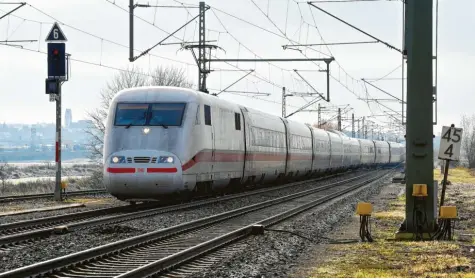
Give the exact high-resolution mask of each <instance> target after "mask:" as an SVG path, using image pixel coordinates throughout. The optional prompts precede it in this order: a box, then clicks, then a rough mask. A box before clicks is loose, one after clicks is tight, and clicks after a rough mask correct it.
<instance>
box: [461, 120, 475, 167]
mask: <svg viewBox="0 0 475 279" xmlns="http://www.w3.org/2000/svg"><path fill="white" fill-rule="evenodd" d="M460 124H461V126H462V129H463V136H462V150H461V151H462V152H463V153H464V154H465V156H466V157H467V160H468V167H469V168H475V115H471V116H467V115H462V120H461V121H460Z"/></svg>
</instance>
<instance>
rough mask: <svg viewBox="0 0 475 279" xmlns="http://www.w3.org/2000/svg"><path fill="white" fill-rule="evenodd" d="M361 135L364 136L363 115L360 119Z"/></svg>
mask: <svg viewBox="0 0 475 279" xmlns="http://www.w3.org/2000/svg"><path fill="white" fill-rule="evenodd" d="M361 135H362V137H363V138H364V116H363V120H362V121H361Z"/></svg>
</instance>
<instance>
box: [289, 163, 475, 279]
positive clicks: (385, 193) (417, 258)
mask: <svg viewBox="0 0 475 279" xmlns="http://www.w3.org/2000/svg"><path fill="white" fill-rule="evenodd" d="M434 179H436V180H438V181H439V182H440V181H441V180H442V179H443V176H441V175H440V171H439V170H434ZM448 180H449V181H450V182H451V185H448V186H447V192H446V203H445V204H446V205H455V206H457V212H458V217H459V220H458V221H457V222H456V225H455V239H454V241H423V242H415V241H394V240H392V239H394V233H395V231H396V230H397V228H398V227H399V224H400V223H401V222H402V221H403V219H404V214H405V213H404V210H405V207H404V206H405V196H404V187H405V186H404V185H401V184H392V185H389V186H387V187H385V188H384V189H383V190H382V191H381V192H380V193H379V194H378V195H375V196H373V197H371V199H369V200H368V201H369V202H371V203H372V204H373V206H374V213H373V216H372V235H373V237H374V239H375V241H374V242H372V243H361V242H353V243H351V242H350V243H348V242H345V241H343V240H346V239H351V238H353V239H356V238H357V237H358V229H359V217H358V216H356V215H353V216H352V217H351V218H348V220H347V221H346V222H345V223H341V224H340V225H339V226H337V227H335V228H334V229H333V230H332V231H331V232H330V233H327V234H325V235H324V236H325V237H327V238H329V239H331V240H332V241H327V243H321V244H319V245H314V246H313V247H312V249H311V251H310V252H309V253H308V254H307V256H306V257H307V258H306V259H305V260H303V259H302V262H301V264H299V265H297V266H295V267H294V268H293V269H292V271H291V272H290V273H289V274H287V276H290V277H353V278H354V277H366V278H368V277H371V278H372V277H468V278H474V277H475V173H474V172H473V170H472V171H471V170H468V169H463V168H456V169H451V170H450V171H449V179H448ZM439 196H440V193H439Z"/></svg>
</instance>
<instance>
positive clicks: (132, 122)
mask: <svg viewBox="0 0 475 279" xmlns="http://www.w3.org/2000/svg"><path fill="white" fill-rule="evenodd" d="M143 119H146V117H144V116H140V117H137V118H135V119H133V120H132V121H130V123H129V124H127V125H126V126H125V129H129V128H130V126H132V124H134V122H135V121H138V120H143Z"/></svg>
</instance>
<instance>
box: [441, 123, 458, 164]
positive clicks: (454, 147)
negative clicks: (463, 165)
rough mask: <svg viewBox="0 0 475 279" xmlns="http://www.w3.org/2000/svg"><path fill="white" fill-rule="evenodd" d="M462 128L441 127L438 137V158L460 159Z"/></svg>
mask: <svg viewBox="0 0 475 279" xmlns="http://www.w3.org/2000/svg"><path fill="white" fill-rule="evenodd" d="M462 133H463V129H462V128H456V127H447V126H444V127H442V138H441V139H440V147H439V159H445V160H451V161H458V160H459V159H460V146H461V145H462Z"/></svg>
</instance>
